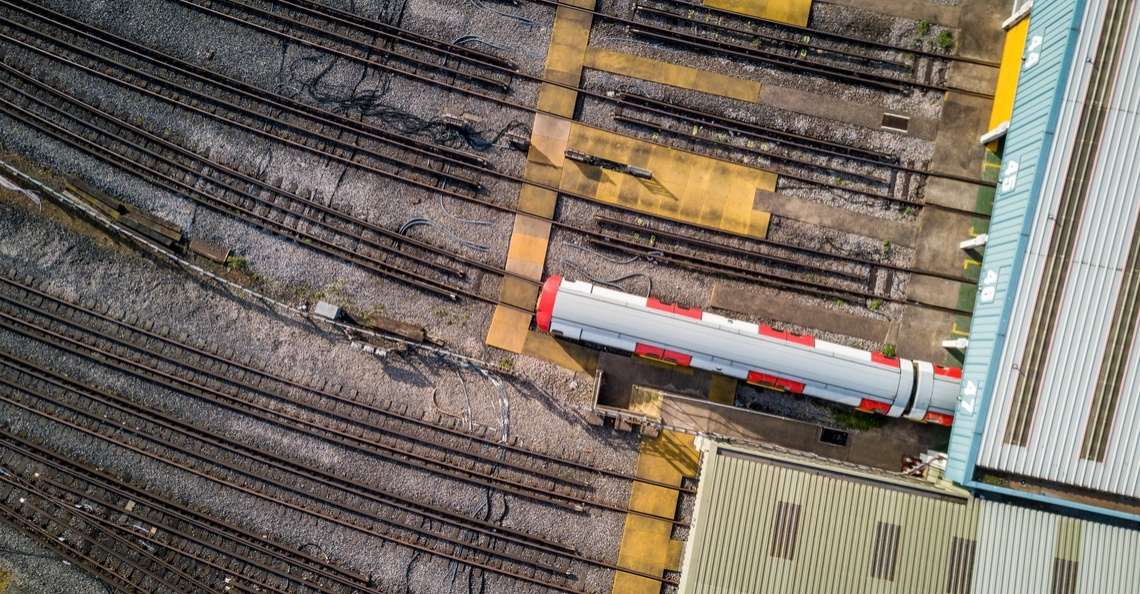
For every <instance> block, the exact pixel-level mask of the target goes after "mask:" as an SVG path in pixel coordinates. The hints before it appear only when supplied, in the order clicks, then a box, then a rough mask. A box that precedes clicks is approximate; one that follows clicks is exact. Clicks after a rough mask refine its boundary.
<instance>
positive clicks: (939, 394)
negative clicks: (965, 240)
mask: <svg viewBox="0 0 1140 594" xmlns="http://www.w3.org/2000/svg"><path fill="white" fill-rule="evenodd" d="M536 316H537V323H538V327H539V328H540V329H541V330H543V331H544V332H549V333H551V334H553V335H556V336H563V337H565V338H570V339H573V340H581V341H585V342H592V343H595V344H599V345H603V346H607V347H612V348H615V349H620V350H623V351H628V352H631V353H635V354H637V355H642V356H645V357H651V358H655V359H660V360H662V361H666V362H669V363H673V364H675V365H684V366H689V367H696V368H698V369H706V370H708V371H712V372H715V373H722V374H724V375H727V376H731V377H735V378H738V379H741V380H744V381H746V382H748V383H750V384H756V385H759V386H765V387H770V388H776V389H780V390H784V391H787V392H792V393H795V394H806V395H808V396H814V397H816V398H822V399H824V400H830V401H832V402H839V403H841V404H846V405H848V406H853V407H855V408H857V409H859V410H864V411H869V412H877V413H882V414H885V415H887V416H891V417H902V416H905V417H906V418H908V419H911V420H914V421H922V422H928V423H937V424H939V425H947V426H948V425H950V424H951V422H952V421H953V420H954V405H955V404H956V403H957V400H958V384H959V383H960V381H961V378H962V370H960V369H956V368H951V367H940V366H938V365H934V364H932V363H927V362H926V361H911V360H909V359H901V358H894V357H887V356H884V355H882V354H880V353H872V352H868V351H862V350H859V349H853V348H850V347H845V346H842V345H838V344H833V343H830V342H824V341H822V340H816V339H815V338H812V337H811V336H801V335H798V334H791V333H788V332H781V331H779V330H773V329H772V328H770V327H768V326H760V325H756V324H750V323H748V322H742V321H740V320H732V319H729V318H726V317H723V316H718V315H716V314H710V313H706V312H702V311H701V310H699V309H695V308H694V309H685V308H683V307H677V306H675V305H669V304H664V303H661V302H660V301H658V300H656V299H653V298H652V297H650V298H646V297H638V296H636V295H630V294H628V293H622V292H619V291H614V290H611V289H607V288H604V287H599V286H595V285H592V284H590V283H585V282H577V281H568V280H564V279H563V278H562V277H560V276H552V277H550V278H548V279H546V282H545V283H544V284H543V287H542V294H541V295H540V296H539V300H538V309H537V313H536Z"/></svg>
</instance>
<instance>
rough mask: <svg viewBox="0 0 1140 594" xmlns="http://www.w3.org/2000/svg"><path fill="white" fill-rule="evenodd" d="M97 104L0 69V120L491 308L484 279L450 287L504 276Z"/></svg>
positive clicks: (266, 226) (389, 273)
mask: <svg viewBox="0 0 1140 594" xmlns="http://www.w3.org/2000/svg"><path fill="white" fill-rule="evenodd" d="M97 102H98V99H97V98H95V99H93V100H92V103H86V102H83V101H80V100H78V99H76V98H74V97H70V96H68V95H66V94H64V93H62V92H60V91H58V90H56V89H55V88H53V87H52V86H50V85H48V84H45V83H43V82H42V81H39V80H37V79H35V78H33V77H31V76H29V75H27V74H25V73H23V72H21V71H20V70H18V69H16V68H14V67H12V66H11V65H9V64H8V63H7V62H0V110H2V111H4V112H6V113H7V114H8V115H9V116H11V117H13V118H14V119H16V120H18V121H21V122H23V123H25V124H27V125H29V126H30V127H33V128H36V129H38V130H40V131H41V132H43V133H45V134H47V135H48V136H51V137H53V138H56V139H57V140H60V141H62V142H64V143H66V144H69V145H71V146H73V147H75V148H77V149H79V150H81V151H83V152H85V153H88V154H90V155H92V156H94V157H96V158H99V159H101V160H103V161H106V162H108V163H110V164H111V165H115V166H118V167H121V168H123V169H125V170H127V171H130V172H132V173H134V174H136V175H138V176H139V177H142V178H143V179H146V180H148V181H150V182H151V183H154V184H155V185H158V186H160V187H164V188H166V189H168V190H170V191H172V192H175V193H177V194H181V195H184V196H187V197H188V198H190V199H191V200H194V201H195V202H197V203H199V204H201V205H203V206H206V207H207V208H210V209H212V210H215V211H218V212H220V213H222V214H225V215H227V216H234V217H237V218H239V219H241V220H243V221H245V222H248V223H250V224H252V225H254V226H255V227H258V228H260V229H263V230H266V231H269V232H272V233H275V234H278V235H282V236H285V237H288V238H290V239H293V240H295V241H299V242H302V243H304V244H306V245H308V246H309V247H312V248H314V249H317V250H318V251H322V252H325V253H327V254H329V255H332V256H334V257H337V258H340V259H342V260H346V261H348V262H352V263H354V264H357V265H359V266H362V267H364V268H366V269H368V270H371V271H373V272H375V273H378V274H381V275H383V276H386V277H389V278H392V279H394V280H398V281H401V282H404V283H407V284H410V285H412V286H415V287H418V288H420V289H424V290H427V291H430V292H432V293H435V294H438V295H441V296H444V297H447V298H450V299H452V300H455V299H457V298H458V297H459V296H463V297H467V298H471V299H476V300H480V301H484V302H490V303H494V302H495V301H496V299H495V298H494V297H493V296H489V295H488V294H483V293H478V292H476V291H477V288H476V287H475V286H474V285H478V284H479V281H480V280H481V279H482V275H479V276H478V277H477V278H475V279H474V281H475V282H474V283H471V284H469V285H468V286H467V287H466V288H465V287H464V286H461V285H458V284H456V283H455V280H456V279H464V278H469V277H468V274H467V271H468V270H476V271H481V272H490V273H493V274H496V275H500V276H502V275H508V274H509V273H507V272H506V271H502V270H500V269H499V268H497V267H495V266H491V265H488V264H484V263H481V262H478V261H476V260H473V259H471V258H468V257H466V256H462V255H460V254H457V253H455V252H451V251H449V250H446V249H444V248H441V247H438V246H434V245H431V244H429V243H427V242H424V241H420V240H416V239H413V238H410V237H407V236H404V235H402V234H400V233H398V232H396V231H393V230H391V229H387V228H385V227H382V226H380V225H377V224H374V223H370V222H368V221H366V220H364V219H360V218H357V217H354V216H351V215H347V214H345V213H342V212H340V211H338V210H335V209H332V208H330V207H328V206H326V205H324V204H322V203H320V202H317V201H316V200H313V199H312V198H311V197H305V196H301V195H299V194H297V193H294V192H290V191H288V190H286V189H281V188H278V187H276V186H275V185H273V184H272V183H270V182H268V181H265V180H263V179H260V178H258V177H255V176H254V175H252V174H253V172H252V171H249V170H248V169H247V170H246V171H242V170H240V165H238V164H237V163H231V164H222V163H218V162H215V161H213V160H210V159H209V158H207V157H206V156H203V155H200V154H198V153H195V152H193V151H191V150H189V149H187V148H185V147H183V146H181V145H179V144H177V143H176V142H174V140H175V139H170V140H168V139H165V138H162V137H161V136H159V135H156V134H154V133H152V132H149V131H148V130H146V129H144V128H142V127H140V126H139V125H136V124H134V123H131V122H129V121H128V120H127V119H126V118H127V117H129V116H123V117H119V116H118V115H115V114H114V113H112V112H109V111H104V110H102V109H99V108H98V107H96V105H93V104H97ZM448 260H450V262H449V261H448ZM457 265H458V266H463V267H464V268H460V267H458V266H457ZM468 267H469V268H468Z"/></svg>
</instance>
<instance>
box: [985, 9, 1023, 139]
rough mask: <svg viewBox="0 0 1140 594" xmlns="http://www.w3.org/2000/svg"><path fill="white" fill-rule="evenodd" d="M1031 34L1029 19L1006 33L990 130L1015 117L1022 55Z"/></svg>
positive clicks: (991, 113)
mask: <svg viewBox="0 0 1140 594" xmlns="http://www.w3.org/2000/svg"><path fill="white" fill-rule="evenodd" d="M1028 33H1029V18H1028V17H1026V18H1024V19H1021V22H1020V23H1018V24H1016V25H1014V26H1013V27H1012V28H1011V29H1010V30H1009V31H1006V33H1005V49H1004V50H1003V51H1002V55H1001V69H1000V70H998V84H997V91H996V92H995V93H994V107H993V110H992V111H991V112H990V130H993V129H994V128H997V127H998V126H999V125H1001V123H1002V122H1008V121H1009V118H1010V116H1011V115H1013V95H1014V91H1016V90H1017V75H1018V74H1019V73H1021V54H1022V53H1024V51H1025V36H1026V34H1028Z"/></svg>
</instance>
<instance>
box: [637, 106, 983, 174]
mask: <svg viewBox="0 0 1140 594" xmlns="http://www.w3.org/2000/svg"><path fill="white" fill-rule="evenodd" d="M619 97H620V98H621V99H622V101H624V102H625V103H624V104H619V106H620V105H630V106H631V107H632V108H634V109H640V110H642V111H648V112H651V113H655V114H658V115H662V116H668V117H674V118H678V119H681V120H684V121H688V122H690V123H695V124H700V125H704V126H709V127H712V128H719V129H721V130H724V131H726V132H732V133H736V134H743V135H748V136H753V137H755V138H758V139H763V140H768V141H770V142H779V143H782V144H788V145H790V146H794V147H796V148H801V149H803V150H814V151H817V152H821V153H824V154H827V155H830V156H834V157H839V158H844V159H851V160H853V161H858V162H860V163H864V164H867V165H873V166H876V167H887V168H889V169H894V170H896V171H904V172H907V173H914V174H917V175H923V176H926V177H940V178H943V179H952V180H956V181H962V182H966V183H971V184H975V185H979V186H989V187H997V183H996V182H990V181H985V180H981V179H977V178H972V177H966V176H962V175H954V174H951V173H938V172H936V171H930V170H929V169H918V168H916V167H909V166H907V165H903V164H901V163H898V162H884V161H881V160H878V159H874V158H867V157H861V156H858V155H852V154H844V153H841V152H839V151H835V150H825V149H816V148H812V147H810V146H808V145H806V144H803V143H799V142H795V143H793V142H788V141H784V140H780V139H779V138H776V137H774V136H770V134H772V132H771V130H770V129H768V128H765V127H763V126H757V125H755V124H752V123H751V122H745V121H743V120H738V119H735V118H730V117H726V116H718V115H715V114H711V113H707V112H702V111H700V110H697V109H692V108H689V107H684V106H681V105H676V104H672V103H666V102H664V101H658V100H656V99H651V98H649V97H644V96H642V95H634V94H631V93H622V94H621V95H619ZM630 98H635V99H634V100H633V101H629V99H630ZM615 119H616V116H615ZM670 132H672V131H670ZM672 133H674V134H677V132H672ZM816 142H819V141H816ZM829 144H831V143H829ZM839 146H842V145H839ZM854 150H855V151H858V152H864V151H862V149H854ZM880 181H881V180H880Z"/></svg>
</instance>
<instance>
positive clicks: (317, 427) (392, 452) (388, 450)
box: [0, 295, 581, 511]
mask: <svg viewBox="0 0 1140 594" xmlns="http://www.w3.org/2000/svg"><path fill="white" fill-rule="evenodd" d="M0 300H2V301H6V302H8V303H11V304H12V307H14V308H22V309H25V310H28V311H30V312H32V314H33V315H36V316H40V317H41V318H45V319H47V320H48V322H49V323H51V322H54V323H57V324H61V325H64V326H69V327H71V328H73V329H75V330H76V331H79V332H86V333H89V334H92V335H94V336H96V337H98V338H99V339H101V340H104V341H106V342H107V343H109V344H118V345H120V346H121V347H124V348H129V349H133V350H135V351H138V352H139V353H142V354H145V355H146V356H148V357H151V358H152V359H154V360H156V361H165V363H166V364H168V365H170V366H172V367H182V368H186V369H189V370H191V371H193V372H194V373H195V374H198V375H200V376H203V377H212V378H213V379H214V381H217V382H225V383H228V384H233V385H235V386H237V387H239V388H242V389H245V390H247V391H252V392H260V393H261V394H262V395H263V397H268V398H271V399H274V400H277V401H285V402H288V403H290V404H291V405H292V406H295V407H297V408H301V409H307V410H309V411H310V413H311V414H318V415H323V416H326V417H331V418H333V419H335V420H336V421H337V422H340V423H345V424H348V425H356V426H361V427H365V428H367V429H369V430H372V431H376V432H378V433H389V434H391V433H392V432H391V431H390V430H385V429H384V428H381V427H378V426H376V425H373V424H370V423H367V422H366V421H364V420H361V419H354V418H352V417H350V416H347V415H345V414H342V413H338V412H336V411H330V410H325V409H321V408H318V407H316V406H313V405H310V404H303V403H300V402H298V401H296V400H291V399H289V398H287V397H286V396H283V395H281V394H274V393H272V392H270V391H268V390H264V389H260V390H259V389H258V388H257V387H256V386H254V385H252V384H249V383H245V382H240V381H237V380H234V379H232V378H227V377H225V376H220V375H218V374H212V373H210V371H209V370H208V369H206V368H203V367H199V366H195V365H191V364H188V363H185V362H180V361H178V360H176V359H174V358H172V357H169V356H166V355H162V354H161V353H158V352H156V351H154V350H152V349H148V348H145V347H141V346H139V345H135V344H131V343H130V342H127V341H126V340H124V339H120V338H117V337H115V336H113V335H111V334H108V333H106V332H102V331H99V330H95V329H92V328H87V327H84V326H83V325H82V324H80V323H78V322H75V321H69V320H66V319H64V318H62V317H60V316H58V315H55V314H53V313H51V312H48V311H46V310H44V309H41V308H37V307H34V306H31V305H28V304H21V303H19V302H17V301H16V300H14V299H12V298H10V297H8V296H7V295H0ZM12 324H19V325H22V326H24V327H27V328H29V329H31V330H35V331H39V332H43V333H44V334H45V335H47V336H50V337H52V338H53V339H56V340H63V341H65V342H66V343H71V344H74V345H76V346H77V347H79V348H80V349H89V350H91V351H92V352H93V353H94V354H96V355H100V356H102V357H104V358H106V357H110V358H112V359H114V360H117V361H120V362H123V363H126V365H127V366H129V367H130V368H131V369H135V370H138V373H136V372H134V371H130V370H128V369H126V368H125V367H123V366H118V367H119V368H120V369H122V370H123V371H128V372H129V373H133V374H134V375H138V376H139V377H142V378H143V379H149V380H151V381H154V382H156V383H159V384H161V385H162V386H164V387H167V388H170V389H172V390H176V391H179V392H186V391H187V390H188V389H193V390H196V391H200V392H203V393H205V394H211V395H212V396H213V397H207V396H203V394H200V393H198V392H194V393H193V395H194V396H196V397H199V398H203V399H207V400H209V401H210V402H212V403H214V404H218V405H219V406H224V407H226V408H230V409H232V410H237V411H238V412H242V413H245V414H255V415H259V416H260V417H261V418H262V419H263V420H266V421H269V422H271V423H274V424H277V425H280V426H284V427H288V428H291V429H295V430H298V431H302V432H305V433H309V434H311V435H315V434H318V433H320V432H328V433H329V434H331V435H335V436H339V437H341V438H344V439H347V440H349V441H355V442H360V443H367V444H368V449H367V451H368V453H371V454H374V455H377V456H381V457H383V458H384V459H386V460H389V461H391V462H394V463H397V464H403V465H405V466H412V467H415V468H419V469H420V470H424V471H428V472H435V473H437V474H441V475H444V476H449V477H451V478H455V479H458V480H466V481H468V482H474V483H476V484H478V485H479V486H483V487H487V486H494V483H495V482H496V481H497V482H501V483H503V484H505V485H508V486H509V487H510V488H514V489H520V488H521V489H530V490H533V491H536V492H538V491H543V489H542V488H540V487H536V486H534V485H528V484H526V483H522V482H521V481H516V480H512V479H506V478H503V477H500V476H496V475H493V474H490V473H485V472H479V471H476V470H471V469H467V468H462V467H460V466H458V465H456V464H452V463H449V462H446V461H441V460H437V459H435V458H432V457H431V456H428V455H425V454H417V453H415V452H412V451H409V450H407V449H404V448H400V447H398V446H395V445H389V444H384V443H379V442H365V441H364V440H363V439H362V438H360V437H358V436H355V435H353V434H352V433H351V432H349V431H346V430H339V429H336V428H331V427H327V426H324V425H321V424H319V423H316V422H314V421H309V420H305V419H302V418H300V417H295V416H290V415H288V414H286V413H283V412H281V411H279V410H276V409H274V408H273V407H271V406H269V405H261V404H257V403H254V402H249V401H247V400H241V399H239V398H237V397H236V396H233V395H229V394H228V393H226V392H225V391H223V390H220V389H215V388H211V387H209V386H206V385H202V384H200V383H195V382H194V381H192V380H187V379H185V378H182V377H181V376H179V375H178V374H176V373H173V372H168V371H163V370H161V369H159V368H157V367H153V368H152V367H148V366H146V365H140V364H139V363H137V362H133V360H131V359H130V358H129V357H123V356H120V355H118V354H115V353H112V352H108V351H106V349H103V348H99V347H95V346H91V345H88V344H85V343H83V342H82V341H76V340H74V339H72V338H71V337H69V336H67V335H66V334H63V333H60V332H56V331H54V330H51V329H49V328H46V327H44V326H42V325H36V324H33V323H31V322H28V321H26V320H22V319H21V318H19V317H18V316H16V315H14V314H12V313H8V312H4V311H3V310H0V326H4V327H6V328H8V329H9V330H12V331H14V332H20V333H22V334H25V335H28V336H32V337H33V338H34V337H35V336H34V335H32V334H28V333H26V332H24V331H22V330H20V329H19V328H18V327H16V326H13V325H12ZM40 340H43V339H42V338H41V339H40ZM61 344H62V343H57V344H56V346H59V347H60V348H64V347H63V346H61ZM73 352H76V354H80V355H83V353H81V352H78V351H73ZM83 356H86V357H87V358H90V359H94V360H96V361H99V360H100V359H99V358H98V357H92V356H88V355H83ZM147 374H152V375H153V376H155V377H150V376H149V375H147ZM243 407H247V408H249V409H250V410H245V408H243ZM357 408H365V409H367V408H369V407H363V406H360V405H358V406H357ZM251 410H252V411H258V412H251ZM275 418H276V419H280V420H278V421H274V420H273V419H275ZM286 421H288V422H286ZM403 438H404V439H407V440H409V441H418V442H424V439H423V438H420V439H416V438H414V437H411V436H408V437H403ZM333 441H335V442H336V443H338V444H340V445H345V442H344V441H343V440H333ZM431 445H436V446H437V447H438V444H431ZM357 449H359V448H357ZM451 451H452V452H454V453H455V454H456V455H465V456H468V457H471V458H476V459H479V458H484V457H485V456H483V455H480V454H477V453H472V452H464V451H461V450H451ZM401 456H403V457H401ZM485 463H486V464H488V465H490V466H492V467H499V466H501V467H507V468H510V467H512V466H511V464H509V463H506V462H503V461H500V460H495V459H493V458H492V459H491V460H490V461H485ZM432 465H436V466H439V468H434V467H433V466H432ZM515 470H517V471H519V472H527V471H526V470H525V467H520V468H515ZM529 473H530V474H541V473H537V471H534V470H530V472H529ZM475 477H480V478H475ZM551 480H553V481H556V482H557V481H558V480H559V479H558V478H557V477H556V478H554V479H551ZM561 481H562V482H567V483H570V484H573V481H572V480H571V479H561ZM496 488H497V487H496ZM503 489H504V490H507V487H504V488H503ZM512 492H514V491H512ZM516 494H519V495H522V496H524V497H525V496H527V495H526V493H516ZM559 496H560V497H564V498H568V497H567V496H565V495H562V494H559ZM536 500H537V501H541V502H542V503H552V504H554V505H558V506H560V507H564V508H566V509H570V510H572V511H581V509H580V506H578V505H571V504H565V503H564V502H560V501H552V500H549V499H548V498H546V497H545V496H543V497H539V498H537V499H536Z"/></svg>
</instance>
